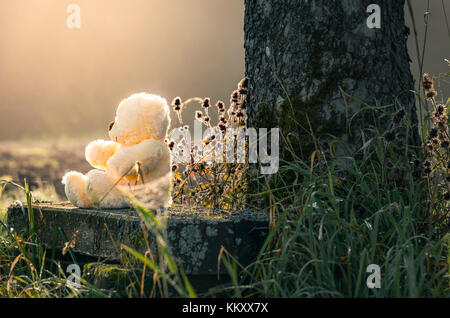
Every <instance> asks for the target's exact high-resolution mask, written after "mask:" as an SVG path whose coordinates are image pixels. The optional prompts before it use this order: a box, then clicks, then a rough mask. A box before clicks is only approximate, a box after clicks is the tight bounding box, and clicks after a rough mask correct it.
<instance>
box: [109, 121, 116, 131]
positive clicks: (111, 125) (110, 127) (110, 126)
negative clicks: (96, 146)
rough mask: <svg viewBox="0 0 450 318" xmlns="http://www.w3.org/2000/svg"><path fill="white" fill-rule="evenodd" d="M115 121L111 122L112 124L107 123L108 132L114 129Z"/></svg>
mask: <svg viewBox="0 0 450 318" xmlns="http://www.w3.org/2000/svg"><path fill="white" fill-rule="evenodd" d="M114 124H115V121H114V120H113V121H112V122H110V123H109V125H108V131H111V129H112V128H113V127H114Z"/></svg>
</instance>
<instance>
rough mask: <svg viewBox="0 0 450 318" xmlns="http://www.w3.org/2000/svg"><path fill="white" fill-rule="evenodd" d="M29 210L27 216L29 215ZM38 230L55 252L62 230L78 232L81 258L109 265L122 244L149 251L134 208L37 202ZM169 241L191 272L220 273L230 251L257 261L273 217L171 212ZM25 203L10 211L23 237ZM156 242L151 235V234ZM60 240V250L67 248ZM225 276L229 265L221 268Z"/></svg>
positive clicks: (117, 257) (69, 235)
mask: <svg viewBox="0 0 450 318" xmlns="http://www.w3.org/2000/svg"><path fill="white" fill-rule="evenodd" d="M22 209H24V210H25V214H24V211H23V210H22ZM33 211H34V219H35V231H36V233H37V235H38V237H39V238H40V241H41V242H42V244H43V245H45V246H47V247H49V248H51V247H52V244H53V240H54V237H55V232H56V231H58V228H61V229H62V230H63V232H64V233H65V235H66V237H67V238H68V239H69V240H70V239H71V238H72V236H73V235H74V234H75V232H76V231H78V233H77V234H76V239H75V241H74V245H73V248H72V250H73V251H74V252H75V253H76V254H78V255H84V256H87V257H96V258H100V259H101V260H102V261H105V262H112V263H118V262H120V260H121V250H120V245H121V243H123V244H125V245H127V246H131V247H134V248H136V249H137V250H138V251H140V252H141V253H144V252H145V250H146V248H145V242H144V240H143V236H142V231H141V224H140V218H139V217H138V216H137V214H136V212H135V211H134V210H132V209H125V210H88V209H79V208H76V207H74V206H72V205H70V204H69V203H37V204H33ZM164 214H165V217H167V238H168V242H169V245H170V247H171V248H172V251H173V254H174V255H175V257H176V259H177V260H178V261H179V262H181V264H182V266H183V269H184V271H185V273H186V274H188V275H190V276H192V275H215V274H217V264H218V255H219V251H220V249H221V247H222V246H223V247H224V248H226V249H227V250H228V251H229V252H230V253H231V254H232V255H233V256H235V257H236V258H237V260H238V261H239V262H240V263H241V264H242V265H244V266H245V265H248V264H249V263H251V262H253V261H254V260H255V258H256V256H257V253H258V252H259V250H260V248H261V246H262V244H263V243H264V240H265V238H266V237H267V234H268V230H269V216H268V215H267V214H263V213H256V212H253V211H249V210H245V211H235V212H232V211H215V212H211V213H209V215H208V211H207V210H204V209H197V210H189V209H182V208H179V207H178V208H170V209H167V210H166V211H165V212H164ZM24 215H28V211H27V207H26V204H24V205H23V206H21V205H20V204H19V203H16V204H14V205H12V206H10V207H9V209H8V225H9V227H12V228H14V229H15V230H16V231H18V232H22V233H24V232H25V231H26V229H27V224H28V221H27V219H26V218H25V217H24ZM150 238H151V236H150ZM65 243H66V242H65V240H64V239H63V238H61V237H59V239H58V241H57V242H56V246H57V248H58V249H59V250H61V249H62V248H63V247H64V244H65ZM221 271H222V272H224V266H221Z"/></svg>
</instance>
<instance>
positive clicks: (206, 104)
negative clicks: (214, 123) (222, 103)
mask: <svg viewBox="0 0 450 318" xmlns="http://www.w3.org/2000/svg"><path fill="white" fill-rule="evenodd" d="M209 106H211V99H209V98H205V99H204V100H203V103H202V107H203V108H208V107H209Z"/></svg>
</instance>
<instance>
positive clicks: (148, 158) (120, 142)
mask: <svg viewBox="0 0 450 318" xmlns="http://www.w3.org/2000/svg"><path fill="white" fill-rule="evenodd" d="M169 114H170V111H169V106H168V105H167V102H166V100H165V99H163V98H161V97H159V96H156V95H150V94H146V93H140V94H134V95H132V96H130V97H128V98H127V99H125V100H123V101H122V102H121V103H120V104H119V106H118V108H117V112H116V117H115V121H114V123H111V125H110V131H109V135H110V138H111V141H104V140H96V141H93V142H91V143H90V144H89V145H88V146H87V147H86V160H87V161H88V162H89V163H90V164H91V165H92V166H93V167H94V168H95V169H94V170H91V171H90V172H89V173H88V174H87V175H86V176H85V175H83V174H81V173H78V172H73V171H72V172H69V173H67V174H66V175H65V176H64V177H63V183H64V184H65V192H66V196H67V198H68V199H69V201H70V202H71V203H72V204H73V205H75V206H78V207H82V208H92V207H96V208H102V209H112V208H125V207H129V205H130V204H129V202H128V200H127V199H126V197H125V196H124V194H123V191H124V189H128V188H130V187H133V186H134V185H136V183H137V182H140V183H141V184H142V182H145V183H148V184H151V183H152V182H154V181H155V180H158V183H161V182H162V183H166V184H167V186H169V185H170V166H171V160H170V152H169V149H168V146H167V145H166V143H165V142H164V139H165V137H166V135H167V130H168V128H169V125H170V116H169ZM138 170H139V174H140V176H141V177H142V178H139V179H138ZM165 200H166V201H167V200H169V199H165Z"/></svg>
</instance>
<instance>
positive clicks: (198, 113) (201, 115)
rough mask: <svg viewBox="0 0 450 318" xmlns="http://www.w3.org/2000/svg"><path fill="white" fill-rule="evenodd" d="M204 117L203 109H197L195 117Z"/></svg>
mask: <svg viewBox="0 0 450 318" xmlns="http://www.w3.org/2000/svg"><path fill="white" fill-rule="evenodd" d="M202 117H203V113H202V112H201V111H199V110H198V111H196V112H195V118H196V119H202Z"/></svg>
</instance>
